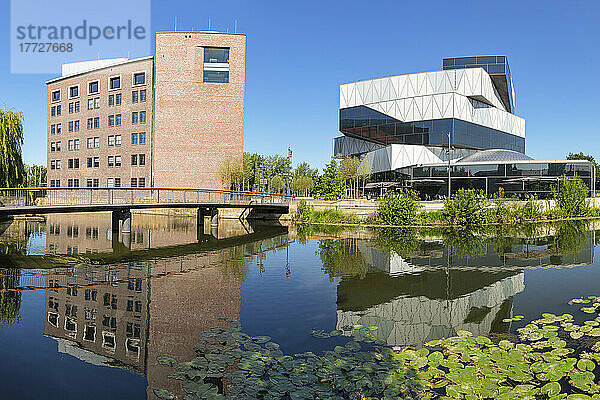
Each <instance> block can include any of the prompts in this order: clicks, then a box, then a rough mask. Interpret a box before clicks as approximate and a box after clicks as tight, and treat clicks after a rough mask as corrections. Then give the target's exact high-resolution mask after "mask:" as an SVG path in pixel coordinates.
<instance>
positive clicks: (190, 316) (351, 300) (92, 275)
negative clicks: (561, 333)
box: [0, 213, 600, 399]
mask: <svg viewBox="0 0 600 400" xmlns="http://www.w3.org/2000/svg"><path fill="white" fill-rule="evenodd" d="M110 223H111V221H110V215H109V214H103V213H98V214H92V215H84V214H68V215H48V216H46V217H43V218H42V217H40V218H38V219H29V220H16V221H13V222H12V223H11V222H4V223H0V374H1V376H2V377H3V382H4V385H3V390H2V391H3V393H2V395H1V396H0V397H1V398H20V399H38V398H52V399H80V398H86V399H106V398H111V399H146V398H148V399H154V398H156V397H155V396H154V394H153V391H152V389H154V388H167V389H170V390H172V391H173V392H175V393H177V394H179V395H181V394H182V390H181V383H180V381H174V380H172V379H169V378H168V377H167V376H168V375H169V374H170V373H172V372H173V371H172V369H170V368H167V367H163V366H161V365H159V364H158V362H157V361H156V359H157V357H158V356H161V355H172V356H174V357H175V358H177V359H179V360H181V361H184V360H190V359H192V358H193V357H194V356H195V352H194V346H195V345H196V343H197V341H198V333H199V332H201V331H203V330H206V329H209V328H211V327H214V326H220V325H222V324H223V321H222V320H220V319H219V317H227V318H231V319H234V320H239V321H241V323H242V326H243V330H244V331H245V332H246V333H248V334H250V335H269V336H271V337H272V338H273V341H275V342H277V343H279V344H280V345H281V350H282V351H283V352H284V353H286V354H294V353H299V352H305V351H313V352H318V351H322V350H325V349H331V348H333V347H334V346H335V345H338V344H341V343H344V342H346V341H347V340H349V338H348V337H345V336H340V337H336V338H332V339H328V340H323V339H318V338H315V337H313V336H311V335H310V332H311V330H312V329H313V328H318V329H324V330H327V331H330V330H333V329H343V328H344V327H347V326H351V325H353V324H363V325H376V326H378V327H379V329H378V330H377V331H375V335H376V337H377V338H379V339H383V340H385V342H386V343H387V344H389V345H393V346H421V345H422V344H423V343H424V342H427V341H429V340H432V339H436V338H440V337H447V336H450V335H453V334H454V333H455V331H456V330H458V329H466V330H470V331H472V332H474V333H476V334H483V335H488V334H504V335H505V334H510V333H511V332H513V333H514V331H515V329H516V328H518V327H520V326H522V325H523V324H524V323H525V321H527V320H529V319H533V318H536V317H537V316H538V315H539V314H541V313H542V312H553V313H563V312H572V311H573V309H572V308H570V306H568V305H567V302H568V301H569V300H570V299H571V298H574V297H579V296H582V295H591V294H599V293H600V288H599V287H598V282H600V269H599V268H598V267H597V266H596V262H595V260H596V259H597V256H598V255H597V249H598V246H597V239H596V238H597V236H598V235H597V234H596V232H595V230H594V229H592V227H590V226H585V225H575V226H573V225H563V226H547V227H539V228H537V229H526V230H524V231H519V232H510V233H508V232H502V233H499V234H497V235H488V236H486V237H480V236H479V235H469V234H465V233H458V234H457V233H454V234H448V233H442V232H414V231H401V232H399V231H383V230H378V231H377V230H375V231H342V232H339V231H338V232H317V231H314V230H310V231H308V230H307V229H305V228H302V227H300V228H297V227H289V228H288V227H284V226H280V225H265V224H263V225H255V224H248V223H241V222H239V221H221V223H220V226H219V229H218V231H213V232H212V234H201V233H199V230H198V229H197V227H196V221H195V218H187V217H175V216H153V215H135V216H134V218H133V227H132V233H131V235H128V236H125V237H123V235H122V234H121V235H113V234H112V233H111V232H110ZM513 315H524V316H525V319H524V321H523V322H522V323H519V324H521V325H516V324H515V323H513V324H511V325H509V324H507V323H503V322H502V320H503V319H505V318H508V317H510V316H513ZM350 332H352V331H348V332H347V335H351V333H350Z"/></svg>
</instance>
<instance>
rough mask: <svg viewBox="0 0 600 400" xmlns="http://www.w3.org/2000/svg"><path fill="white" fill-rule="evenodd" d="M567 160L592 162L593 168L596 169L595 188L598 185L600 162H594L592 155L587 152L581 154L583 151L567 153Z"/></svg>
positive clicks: (599, 183) (599, 184) (599, 181)
mask: <svg viewBox="0 0 600 400" xmlns="http://www.w3.org/2000/svg"><path fill="white" fill-rule="evenodd" d="M567 160H587V161H589V162H591V163H592V164H594V168H595V169H596V182H595V186H596V188H598V187H600V164H598V163H597V162H596V160H595V159H594V156H591V155H589V154H583V152H579V153H569V155H568V156H567Z"/></svg>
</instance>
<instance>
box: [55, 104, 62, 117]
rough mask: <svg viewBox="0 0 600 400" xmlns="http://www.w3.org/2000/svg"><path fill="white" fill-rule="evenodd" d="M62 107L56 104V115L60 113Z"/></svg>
mask: <svg viewBox="0 0 600 400" xmlns="http://www.w3.org/2000/svg"><path fill="white" fill-rule="evenodd" d="M61 110H62V107H61V106H56V115H60V114H61V113H62V111H61Z"/></svg>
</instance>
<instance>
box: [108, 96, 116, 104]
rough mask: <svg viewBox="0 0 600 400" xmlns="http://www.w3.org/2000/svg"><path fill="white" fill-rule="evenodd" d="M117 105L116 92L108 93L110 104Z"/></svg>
mask: <svg viewBox="0 0 600 400" xmlns="http://www.w3.org/2000/svg"><path fill="white" fill-rule="evenodd" d="M114 105H115V95H114V94H109V95H108V106H109V107H112V106H114Z"/></svg>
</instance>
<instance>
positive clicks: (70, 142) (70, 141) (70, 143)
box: [68, 140, 73, 150]
mask: <svg viewBox="0 0 600 400" xmlns="http://www.w3.org/2000/svg"><path fill="white" fill-rule="evenodd" d="M68 148H69V150H73V141H72V140H69V147H68Z"/></svg>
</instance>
